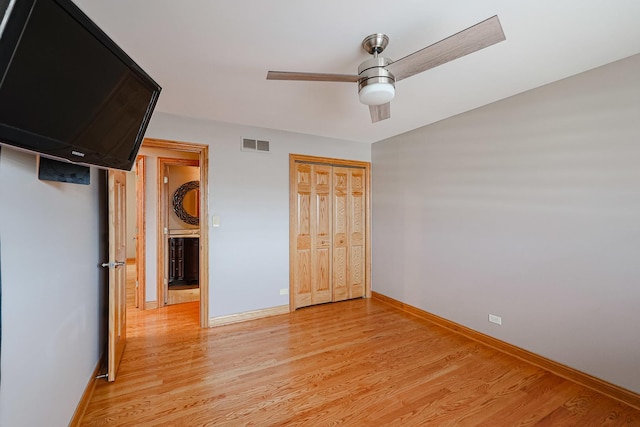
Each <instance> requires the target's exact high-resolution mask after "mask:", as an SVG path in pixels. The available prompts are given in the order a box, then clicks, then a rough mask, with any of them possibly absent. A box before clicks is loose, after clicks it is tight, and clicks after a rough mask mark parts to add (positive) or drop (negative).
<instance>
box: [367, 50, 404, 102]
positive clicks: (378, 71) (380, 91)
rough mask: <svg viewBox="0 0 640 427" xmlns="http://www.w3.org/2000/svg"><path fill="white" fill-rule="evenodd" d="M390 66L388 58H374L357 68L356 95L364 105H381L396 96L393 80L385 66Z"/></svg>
mask: <svg viewBox="0 0 640 427" xmlns="http://www.w3.org/2000/svg"><path fill="white" fill-rule="evenodd" d="M389 64H391V60H390V59H389V58H383V57H381V56H376V57H375V58H371V59H368V60H366V61H364V62H363V63H362V64H360V66H359V67H358V75H359V76H360V80H359V81H358V95H359V96H360V102H362V103H363V104H365V105H382V104H386V103H387V102H389V101H391V100H392V99H393V98H394V97H395V96H396V87H395V84H394V83H395V78H394V77H393V74H391V73H390V72H389V71H388V70H387V69H386V66H387V65H389Z"/></svg>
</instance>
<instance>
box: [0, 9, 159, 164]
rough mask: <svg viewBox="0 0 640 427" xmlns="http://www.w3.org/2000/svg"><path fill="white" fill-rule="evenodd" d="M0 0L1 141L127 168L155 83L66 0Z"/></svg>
mask: <svg viewBox="0 0 640 427" xmlns="http://www.w3.org/2000/svg"><path fill="white" fill-rule="evenodd" d="M0 2H2V3H4V5H2V4H0V6H2V7H0V16H1V21H0V143H2V144H4V145H7V146H12V147H17V148H19V149H23V150H28V151H31V152H35V153H39V154H42V155H44V156H46V157H49V158H54V159H58V160H67V161H71V162H73V163H78V164H82V165H94V166H98V167H102V168H113V169H121V170H131V168H132V166H133V164H134V162H135V158H136V155H137V153H138V149H139V148H140V145H141V144H142V140H143V137H144V133H145V131H146V128H147V125H148V124H149V120H150V119H151V114H152V113H153V110H154V108H155V105H156V102H157V100H158V96H159V95H160V91H161V88H160V86H159V85H158V84H157V83H156V82H155V81H154V80H153V79H152V78H151V77H150V76H149V75H148V74H147V73H145V72H144V70H142V68H140V67H139V66H138V65H137V64H136V63H135V62H134V61H133V60H132V59H131V58H130V57H129V56H128V55H127V54H126V53H125V52H124V51H123V50H122V49H120V48H119V47H118V46H117V45H116V44H115V43H114V42H113V41H112V40H111V39H110V38H109V37H108V36H107V35H106V34H105V33H104V32H103V31H102V30H100V28H98V26H97V25H96V24H95V23H94V22H93V21H92V20H91V19H89V17H87V16H86V15H85V14H84V13H83V12H82V11H81V10H80V9H79V8H78V7H77V6H76V5H75V4H74V3H73V2H72V1H71V0H8V1H7V0H0ZM3 9H4V13H3Z"/></svg>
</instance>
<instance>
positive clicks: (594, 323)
mask: <svg viewBox="0 0 640 427" xmlns="http://www.w3.org/2000/svg"><path fill="white" fill-rule="evenodd" d="M638 76H640V55H637V56H634V57H631V58H628V59H626V60H623V61H620V62H617V63H613V64H610V65H607V66H605V67H602V68H598V69H595V70H592V71H590V72H587V73H584V74H580V75H578V76H574V77H572V78H569V79H566V80H563V81H559V82H556V83H553V84H550V85H547V86H544V87H541V88H538V89H535V90H532V91H530V92H527V93H523V94H521V95H518V96H515V97H512V98H509V99H506V100H503V101H501V102H497V103H494V104H491V105H489V106H486V107H483V108H480V109H477V110H475V111H471V112H469V113H466V114H462V115H460V116H457V117H454V118H451V119H448V120H444V121H442V122H439V123H436V124H434V125H431V126H428V127H425V128H422V129H418V130H416V131H413V132H410V133H407V134H404V135H401V136H398V137H395V138H391V139H389V140H386V141H383V142H379V143H375V144H373V148H372V158H373V165H372V166H373V288H374V290H375V291H377V292H380V293H382V294H385V295H389V296H391V297H393V298H395V299H398V300H400V301H403V302H406V303H409V304H411V305H414V306H417V307H419V308H421V309H424V310H426V311H428V312H431V313H434V314H436V315H439V316H442V317H444V318H447V319H450V320H452V321H454V322H457V323H460V324H463V325H465V326H468V327H470V328H472V329H475V330H477V331H480V332H483V333H486V334H488V335H491V336H494V337H496V338H499V339H501V340H504V341H507V342H509V343H512V344H515V345H517V346H520V347H522V348H525V349H527V350H530V351H532V352H534V353H538V354H540V355H542V356H545V357H548V358H550V359H552V360H555V361H558V362H560V363H564V364H566V365H569V366H571V367H574V368H576V369H579V370H581V371H583V372H586V373H589V374H592V375H594V376H596V377H599V378H602V379H604V380H607V381H609V382H612V383H614V384H617V385H620V386H622V387H625V388H627V389H629V390H632V391H635V392H640V333H639V331H638V325H640V308H639V307H640V286H639V285H638V284H639V280H640V78H639V77H638ZM489 313H493V314H496V315H500V316H502V322H503V323H502V326H497V325H494V324H491V323H488V321H487V316H488V314H489Z"/></svg>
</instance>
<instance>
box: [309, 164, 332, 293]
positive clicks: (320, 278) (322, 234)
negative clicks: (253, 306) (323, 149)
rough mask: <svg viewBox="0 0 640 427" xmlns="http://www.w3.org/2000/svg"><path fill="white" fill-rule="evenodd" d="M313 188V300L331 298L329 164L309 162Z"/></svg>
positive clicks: (311, 217)
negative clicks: (311, 163) (310, 163)
mask: <svg viewBox="0 0 640 427" xmlns="http://www.w3.org/2000/svg"><path fill="white" fill-rule="evenodd" d="M311 170H312V188H311V192H312V194H314V195H315V197H314V198H313V199H314V201H315V204H314V206H312V211H311V216H310V219H311V230H312V231H313V238H312V245H313V250H314V252H313V253H312V258H311V262H312V263H313V262H315V265H314V268H313V270H312V274H313V289H312V298H311V302H312V304H321V303H323V302H330V301H331V296H332V295H331V166H322V165H311Z"/></svg>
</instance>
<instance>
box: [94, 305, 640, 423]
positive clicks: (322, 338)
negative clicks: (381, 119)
mask: <svg viewBox="0 0 640 427" xmlns="http://www.w3.org/2000/svg"><path fill="white" fill-rule="evenodd" d="M129 314H130V317H129V325H130V326H131V329H130V331H129V336H128V339H129V341H128V344H127V348H126V350H125V353H124V359H123V361H122V364H121V366H120V370H119V371H118V376H117V379H116V382H115V383H111V384H109V383H106V382H104V381H100V382H99V383H98V385H97V386H96V389H95V392H94V395H93V397H92V400H91V402H90V404H89V406H88V408H87V412H86V415H85V418H84V425H89V426H101V425H119V426H121V425H126V426H147V425H154V426H155V425H171V426H244V425H252V426H288V425H305V426H323V425H334V424H341V425H355V426H386V425H389V426H425V425H429V426H431V425H433V426H446V425H455V426H465V425H469V426H477V425H484V426H492V427H495V426H533V425H540V426H600V425H607V426H617V425H634V426H639V425H640V411H639V410H636V409H633V408H632V407H629V406H625V405H624V404H621V403H618V402H617V401H615V400H612V399H610V398H608V397H605V396H603V395H600V394H598V393H595V392H593V391H590V390H588V389H585V388H583V387H581V386H578V385H576V384H574V383H572V382H569V381H567V380H564V379H562V378H560V377H557V376H555V375H552V374H550V373H548V372H546V371H544V370H542V369H539V368H537V367H535V366H532V365H529V364H527V363H524V362H521V361H520V360H518V359H515V358H513V357H510V356H507V355H504V354H501V353H499V352H497V351H496V350H493V349H491V348H489V347H485V346H483V345H481V344H478V343H476V342H474V341H471V340H469V339H467V338H464V337H462V336H459V335H456V334H455V333H453V332H451V331H449V330H446V329H443V328H441V327H438V326H435V325H433V324H430V323H428V322H427V321H424V320H421V319H418V318H415V317H411V316H410V315H407V314H405V313H403V312H400V311H397V310H396V309H395V308H392V307H390V306H388V305H386V304H384V303H382V302H379V301H377V300H366V299H359V300H353V301H347V302H341V303H336V304H326V305H321V306H315V307H309V308H305V309H300V310H298V311H296V312H295V313H291V314H285V315H281V316H274V317H271V318H267V319H262V320H254V321H249V322H244V323H239V324H234V325H228V326H222V327H218V328H213V329H206V330H203V329H199V328H198V303H185V304H178V305H174V306H168V307H164V308H161V309H158V310H150V311H145V312H141V311H133V312H129Z"/></svg>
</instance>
